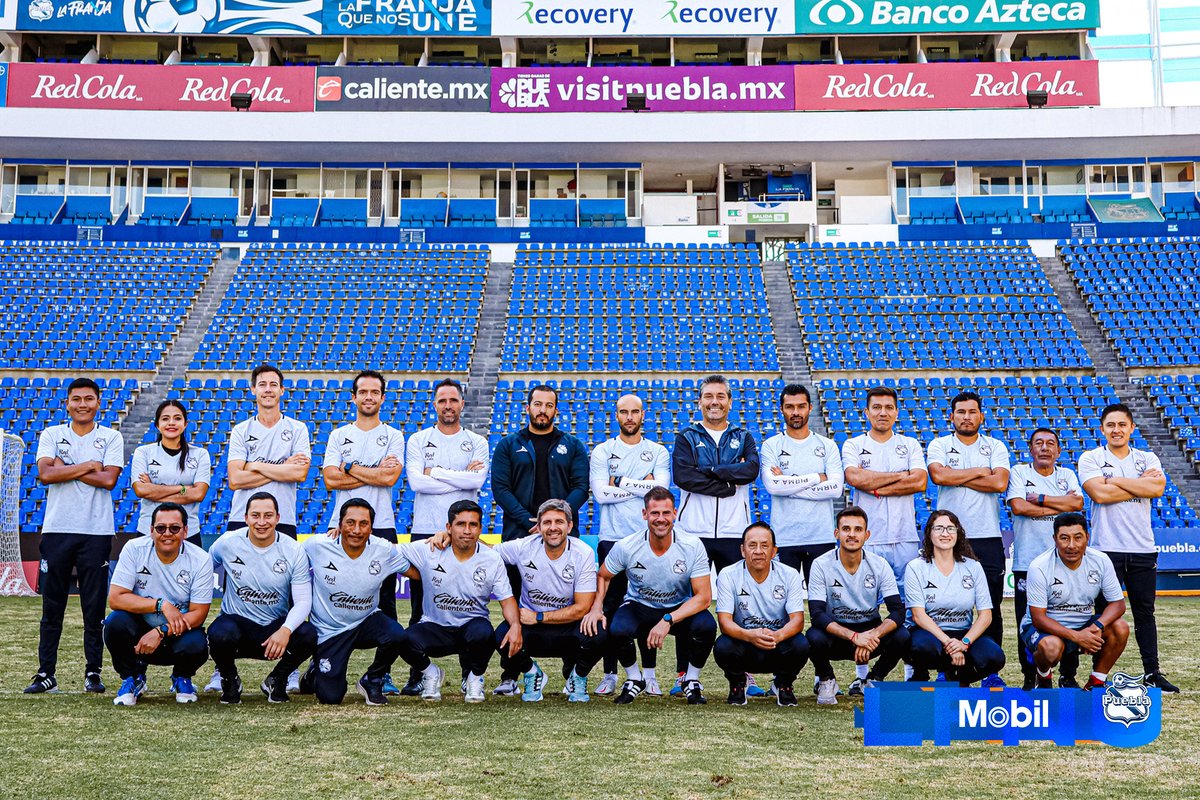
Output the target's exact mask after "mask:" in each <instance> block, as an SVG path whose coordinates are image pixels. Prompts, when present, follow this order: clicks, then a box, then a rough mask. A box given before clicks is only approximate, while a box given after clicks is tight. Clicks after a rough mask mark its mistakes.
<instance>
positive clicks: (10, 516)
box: [0, 431, 37, 597]
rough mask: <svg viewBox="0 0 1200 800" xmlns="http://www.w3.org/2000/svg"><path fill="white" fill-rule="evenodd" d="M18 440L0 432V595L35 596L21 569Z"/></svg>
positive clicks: (20, 445)
mask: <svg viewBox="0 0 1200 800" xmlns="http://www.w3.org/2000/svg"><path fill="white" fill-rule="evenodd" d="M24 454H25V443H24V442H22V441H21V437H19V436H14V435H13V434H11V433H5V432H4V431H0V595H3V596H6V597H35V596H36V595H37V592H35V591H34V590H33V587H31V586H30V585H29V581H27V580H26V579H25V570H24V568H23V567H22V566H21V457H22V456H23V455H24Z"/></svg>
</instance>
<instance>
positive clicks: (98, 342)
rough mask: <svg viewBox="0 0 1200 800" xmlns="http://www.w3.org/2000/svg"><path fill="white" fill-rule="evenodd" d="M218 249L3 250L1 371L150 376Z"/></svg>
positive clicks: (55, 245)
mask: <svg viewBox="0 0 1200 800" xmlns="http://www.w3.org/2000/svg"><path fill="white" fill-rule="evenodd" d="M216 257H217V246H216V245H215V244H194V245H162V244H148V245H147V244H98V243H97V244H93V243H87V244H84V243H79V242H13V241H8V242H0V288H2V290H3V299H0V341H2V343H0V369H37V370H54V369H72V370H75V369H86V370H96V369H103V370H138V371H145V370H153V369H156V368H157V367H156V365H157V363H158V361H159V360H160V359H161V358H162V355H163V352H164V350H165V349H166V347H167V345H168V343H169V342H170V341H171V340H172V339H173V338H174V336H175V334H176V332H177V330H178V328H179V326H180V324H181V323H182V321H183V319H184V317H185V316H186V315H187V313H188V309H189V308H190V306H191V303H192V299H193V298H194V297H195V295H196V293H197V292H198V291H199V290H200V286H201V284H203V282H204V280H205V277H206V276H207V275H208V273H209V271H210V270H211V268H212V265H213V262H214V261H215V259H216Z"/></svg>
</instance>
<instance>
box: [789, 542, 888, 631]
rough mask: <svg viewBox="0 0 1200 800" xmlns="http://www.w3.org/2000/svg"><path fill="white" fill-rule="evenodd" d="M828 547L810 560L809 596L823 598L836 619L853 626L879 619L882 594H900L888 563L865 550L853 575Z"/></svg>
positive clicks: (883, 595)
mask: <svg viewBox="0 0 1200 800" xmlns="http://www.w3.org/2000/svg"><path fill="white" fill-rule="evenodd" d="M838 553H839V550H837V549H834V550H830V551H829V552H828V553H823V554H822V555H820V556H817V558H815V559H814V560H813V563H812V567H811V568H810V570H809V573H808V599H809V600H810V601H812V600H824V601H825V603H826V604H827V606H828V609H829V614H830V616H832V617H833V619H834V621H835V622H840V623H842V624H843V625H853V624H857V623H860V622H870V621H872V620H877V619H879V606H880V605H881V604H882V603H883V599H884V598H885V597H892V596H893V595H896V596H899V594H900V589H899V588H898V587H897V586H896V576H895V574H894V573H893V572H892V568H891V566H890V565H889V564H888V563H887V562H886V561H884V560H883V558H882V557H881V556H877V555H875V554H874V553H871V552H869V551H867V550H863V554H862V563H860V564H859V565H858V569H857V570H856V571H855V572H854V574H853V575H852V574H850V573H849V572H847V571H846V568H845V567H844V566H843V565H842V560H841V558H839V557H838Z"/></svg>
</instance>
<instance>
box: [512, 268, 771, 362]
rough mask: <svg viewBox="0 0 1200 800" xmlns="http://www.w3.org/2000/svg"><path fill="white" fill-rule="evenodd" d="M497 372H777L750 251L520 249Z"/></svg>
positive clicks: (759, 277) (760, 279) (761, 288)
mask: <svg viewBox="0 0 1200 800" xmlns="http://www.w3.org/2000/svg"><path fill="white" fill-rule="evenodd" d="M508 313H509V317H508V327H507V329H506V331H505V336H504V344H503V355H502V358H501V367H500V369H501V371H506V372H576V371H583V372H587V371H596V372H600V371H631V372H644V371H649V370H661V371H668V372H696V371H706V372H711V371H715V370H723V371H730V372H738V371H740V372H774V371H777V370H778V369H779V358H778V355H777V353H776V350H775V337H774V334H773V332H772V330H771V319H770V314H769V313H768V311H767V302H766V289H765V287H764V284H763V277H762V272H761V267H760V266H759V260H758V254H757V252H756V251H754V250H751V249H747V248H744V247H742V246H734V245H719V246H710V247H698V246H696V245H687V246H685V245H674V246H672V245H661V246H660V245H633V246H622V247H593V246H589V245H566V246H559V247H555V246H539V245H531V246H529V247H520V248H518V250H517V260H516V266H515V268H514V271H513V288H512V295H511V299H510V301H509V309H508Z"/></svg>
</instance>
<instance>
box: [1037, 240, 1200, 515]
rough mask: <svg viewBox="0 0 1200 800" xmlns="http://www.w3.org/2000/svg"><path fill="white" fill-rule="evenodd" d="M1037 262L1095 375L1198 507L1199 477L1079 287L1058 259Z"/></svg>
mask: <svg viewBox="0 0 1200 800" xmlns="http://www.w3.org/2000/svg"><path fill="white" fill-rule="evenodd" d="M1038 262H1039V263H1040V264H1041V265H1042V270H1043V271H1044V272H1045V273H1046V277H1047V278H1049V279H1050V283H1051V285H1053V286H1054V293H1055V294H1056V295H1058V300H1059V302H1060V303H1062V307H1063V310H1064V311H1065V312H1066V314H1067V317H1068V319H1070V320H1071V324H1072V325H1073V326H1074V327H1075V332H1076V333H1078V334H1079V338H1080V339H1081V340H1083V346H1084V347H1085V348H1086V349H1087V352H1088V355H1089V356H1090V357H1091V359H1092V365H1093V366H1094V367H1095V369H1096V374H1097V375H1102V376H1104V377H1105V378H1108V380H1109V382H1110V383H1111V384H1112V386H1113V390H1114V391H1116V393H1117V396H1118V397H1120V398H1121V402H1123V403H1125V404H1126V405H1127V406H1129V408H1130V409H1131V410H1132V411H1133V415H1134V419H1135V421H1136V423H1137V426H1138V429H1139V430H1140V431H1141V433H1142V436H1144V437H1145V438H1146V441H1147V442H1148V443H1149V444H1150V449H1151V450H1153V451H1154V453H1155V454H1156V455H1157V456H1158V457H1159V460H1161V461H1162V463H1163V467H1164V468H1165V469H1166V470H1167V472H1168V473H1169V474H1170V475H1171V477H1172V478H1174V479H1175V482H1176V483H1177V484H1178V486H1179V491H1180V492H1181V493H1182V494H1183V495H1184V497H1186V498H1187V501H1188V503H1189V504H1190V505H1191V506H1192V507H1193V508H1200V476H1198V475H1197V472H1196V467H1195V466H1194V465H1193V464H1192V462H1191V460H1190V459H1189V458H1188V456H1187V453H1185V452H1184V450H1183V449H1182V447H1181V442H1180V441H1179V439H1177V438H1176V437H1175V436H1174V435H1173V434H1172V433H1171V431H1170V430H1168V428H1167V426H1166V425H1164V424H1163V421H1162V418H1161V417H1160V416H1159V414H1158V411H1157V410H1156V409H1155V408H1154V406H1153V405H1151V403H1150V401H1149V400H1148V399H1147V398H1146V395H1145V393H1144V392H1143V391H1142V388H1141V386H1139V385H1138V384H1135V383H1134V382H1133V381H1132V380H1130V378H1129V373H1128V372H1127V371H1126V369H1125V366H1124V365H1123V364H1122V363H1121V361H1120V359H1119V358H1117V354H1116V351H1115V350H1114V349H1113V348H1112V346H1111V345H1110V343H1109V341H1108V337H1107V336H1106V335H1105V334H1104V331H1103V330H1101V328H1100V325H1099V323H1097V321H1096V318H1095V317H1094V316H1093V315H1092V312H1091V309H1089V308H1088V306H1087V303H1086V302H1085V301H1084V300H1083V297H1082V296H1081V295H1080V293H1079V287H1078V286H1077V285H1076V283H1075V280H1074V278H1072V277H1071V274H1070V272H1069V271H1068V270H1067V267H1066V265H1065V264H1063V262H1062V259H1060V258H1058V257H1054V258H1039V259H1038ZM1099 428H1100V422H1099V420H1096V435H1097V437H1099V435H1100V433H1099Z"/></svg>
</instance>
